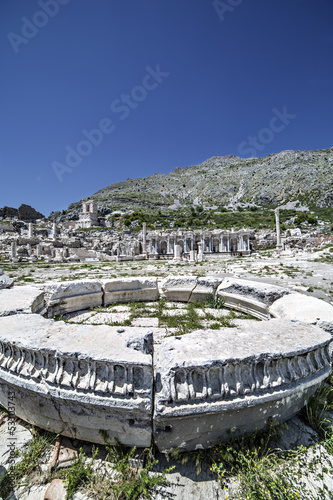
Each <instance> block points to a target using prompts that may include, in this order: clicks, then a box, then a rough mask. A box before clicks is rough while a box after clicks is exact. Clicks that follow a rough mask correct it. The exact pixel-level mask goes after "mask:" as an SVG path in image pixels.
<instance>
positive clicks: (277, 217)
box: [275, 208, 282, 250]
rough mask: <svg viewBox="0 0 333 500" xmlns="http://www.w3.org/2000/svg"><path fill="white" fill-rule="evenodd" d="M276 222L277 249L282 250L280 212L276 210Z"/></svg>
mask: <svg viewBox="0 0 333 500" xmlns="http://www.w3.org/2000/svg"><path fill="white" fill-rule="evenodd" d="M275 222H276V248H277V249H278V250H281V246H282V245H281V232H280V210H279V209H278V208H276V209H275Z"/></svg>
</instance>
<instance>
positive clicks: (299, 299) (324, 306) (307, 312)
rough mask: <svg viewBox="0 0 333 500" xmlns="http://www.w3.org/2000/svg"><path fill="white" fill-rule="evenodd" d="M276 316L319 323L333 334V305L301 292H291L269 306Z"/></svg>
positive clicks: (272, 313)
mask: <svg viewBox="0 0 333 500" xmlns="http://www.w3.org/2000/svg"><path fill="white" fill-rule="evenodd" d="M269 312H270V314H271V315H272V316H273V317H276V318H287V319H294V320H299V321H304V323H310V324H312V325H318V326H320V327H321V328H323V329H324V330H326V331H327V332H329V333H330V334H331V335H333V306H331V305H330V304H328V303H327V302H324V301H323V300H320V299H317V298H316V297H310V296H309V295H304V294H301V293H290V294H289V295H285V296H284V297H281V298H279V299H278V300H276V301H275V302H274V303H273V304H272V305H271V306H270V308H269Z"/></svg>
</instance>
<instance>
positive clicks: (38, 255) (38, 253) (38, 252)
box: [36, 243, 40, 259]
mask: <svg viewBox="0 0 333 500" xmlns="http://www.w3.org/2000/svg"><path fill="white" fill-rule="evenodd" d="M36 257H37V259H39V257H40V248H39V243H38V245H37V246H36Z"/></svg>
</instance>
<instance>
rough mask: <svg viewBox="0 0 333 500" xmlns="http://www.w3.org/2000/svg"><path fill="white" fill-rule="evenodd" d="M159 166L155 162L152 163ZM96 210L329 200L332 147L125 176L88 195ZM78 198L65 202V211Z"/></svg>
mask: <svg viewBox="0 0 333 500" xmlns="http://www.w3.org/2000/svg"><path fill="white" fill-rule="evenodd" d="M156 169H158V166H157V167H156ZM90 198H94V199H96V200H98V201H99V202H100V207H101V209H102V210H103V209H105V210H108V209H113V210H114V209H118V208H132V209H144V210H148V211H149V210H154V209H160V210H162V212H164V211H168V210H169V209H177V208H188V207H189V206H192V205H194V206H196V205H202V206H204V207H211V206H215V207H218V206H221V205H222V206H227V207H230V208H231V207H234V206H237V204H239V203H250V204H257V205H260V206H277V205H281V204H285V203H287V202H289V201H295V200H298V201H300V202H301V203H302V204H305V205H315V206H317V207H330V206H332V205H333V148H331V149H326V150H318V151H283V152H281V153H278V154H271V155H269V156H266V157H264V158H249V159H243V158H238V157H236V156H224V157H220V156H215V157H213V158H210V159H208V160H206V161H204V162H203V163H201V164H200V165H193V166H190V167H186V168H179V167H178V168H176V169H175V170H174V171H173V172H170V173H169V174H154V175H152V176H150V177H143V178H137V179H127V180H126V181H123V182H118V183H115V184H110V185H109V186H107V187H105V188H103V189H101V190H100V191H97V192H96V193H94V194H92V195H91V196H90ZM80 204H81V202H77V203H73V204H71V205H70V206H69V207H68V214H67V215H68V216H70V215H71V214H72V215H74V214H75V213H77V212H78V211H79V207H80Z"/></svg>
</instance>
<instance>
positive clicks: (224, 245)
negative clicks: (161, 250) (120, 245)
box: [143, 232, 250, 254]
mask: <svg viewBox="0 0 333 500" xmlns="http://www.w3.org/2000/svg"><path fill="white" fill-rule="evenodd" d="M245 236H246V241H244V235H240V236H238V237H237V236H236V234H235V235H234V236H225V235H221V236H220V238H214V237H213V236H209V237H207V236H206V237H205V236H203V240H202V241H201V242H200V244H202V246H203V251H206V252H210V253H212V252H213V240H214V239H216V240H219V244H218V247H219V248H218V252H219V253H222V252H230V251H231V240H232V239H236V240H237V251H239V252H241V251H247V250H249V249H250V236H249V235H245ZM207 239H208V246H206V240H207ZM188 240H190V243H189V241H188ZM162 241H166V244H167V248H166V253H167V254H171V253H174V251H175V248H174V247H175V246H176V245H179V243H180V242H182V243H183V248H184V252H185V253H189V252H191V251H194V244H195V240H194V237H191V238H177V237H175V238H174V241H173V244H172V243H171V241H170V236H167V238H166V240H164V239H163V240H162ZM197 245H199V242H198V243H197ZM179 246H180V245H179ZM143 252H144V253H145V252H146V234H145V232H144V233H143ZM150 253H158V238H153V239H152V240H151V241H150Z"/></svg>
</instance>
